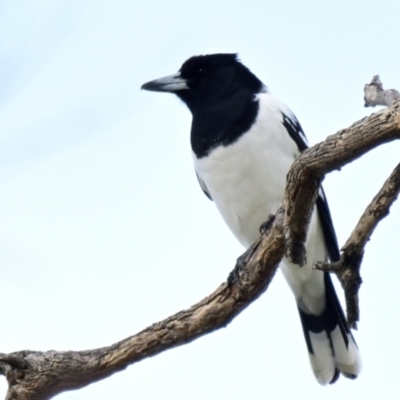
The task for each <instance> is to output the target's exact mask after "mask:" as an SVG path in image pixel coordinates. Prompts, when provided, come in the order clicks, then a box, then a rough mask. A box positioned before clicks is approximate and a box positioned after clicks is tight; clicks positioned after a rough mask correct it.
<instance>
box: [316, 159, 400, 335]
mask: <svg viewBox="0 0 400 400" xmlns="http://www.w3.org/2000/svg"><path fill="white" fill-rule="evenodd" d="M399 193H400V164H399V165H397V167H396V168H395V169H394V171H393V172H392V173H391V175H390V177H389V178H388V179H387V180H386V182H385V183H384V185H383V186H382V188H381V190H380V191H379V192H378V194H377V195H376V196H375V197H374V199H373V200H372V201H371V203H370V204H369V206H368V207H367V208H366V210H365V211H364V213H363V215H362V216H361V218H360V220H359V221H358V224H357V226H356V227H355V228H354V230H353V232H352V233H351V235H350V237H349V238H348V239H347V242H346V244H345V245H344V246H343V247H342V254H341V257H340V261H338V262H334V263H324V262H320V263H318V264H317V265H316V266H315V267H316V269H319V270H322V271H328V272H334V273H335V274H336V276H337V277H338V279H339V281H340V283H341V284H342V287H343V289H344V293H345V297H346V311H347V320H348V323H349V325H350V327H352V328H356V327H357V321H359V315H360V309H359V304H358V290H359V288H360V285H361V283H362V279H361V276H360V267H361V261H362V259H363V256H364V248H365V245H366V244H367V242H368V240H369V239H370V237H371V235H372V233H373V231H374V230H375V228H376V227H377V225H378V223H379V222H380V221H381V220H382V219H383V218H385V217H386V216H387V215H388V214H389V209H390V207H391V205H392V204H393V203H394V202H395V201H396V199H397V197H398V195H399Z"/></svg>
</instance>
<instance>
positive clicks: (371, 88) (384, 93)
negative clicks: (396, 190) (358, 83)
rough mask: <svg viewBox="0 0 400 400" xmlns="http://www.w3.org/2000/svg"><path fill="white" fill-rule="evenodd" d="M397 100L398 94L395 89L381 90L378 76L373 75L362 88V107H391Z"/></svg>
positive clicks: (381, 86) (399, 97)
mask: <svg viewBox="0 0 400 400" xmlns="http://www.w3.org/2000/svg"><path fill="white" fill-rule="evenodd" d="M399 99H400V93H399V92H398V91H397V90H396V89H387V90H384V89H383V85H382V82H381V80H380V79H379V75H374V76H373V78H372V80H371V82H370V83H367V84H366V85H365V86H364V101H365V104H364V107H375V106H391V105H393V103H394V102H395V101H396V100H399Z"/></svg>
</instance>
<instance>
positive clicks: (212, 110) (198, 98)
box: [142, 54, 361, 385]
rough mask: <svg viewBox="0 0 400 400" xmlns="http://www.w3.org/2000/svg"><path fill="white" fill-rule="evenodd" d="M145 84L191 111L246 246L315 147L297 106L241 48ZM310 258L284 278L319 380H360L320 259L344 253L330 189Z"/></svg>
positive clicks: (214, 181)
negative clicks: (300, 159) (282, 97)
mask: <svg viewBox="0 0 400 400" xmlns="http://www.w3.org/2000/svg"><path fill="white" fill-rule="evenodd" d="M142 89H145V90H150V91H155V92H170V93H175V94H176V95H177V96H178V97H179V98H180V99H181V100H183V102H184V103H185V104H186V105H187V107H188V108H189V110H190V111H191V113H192V116H193V120H192V128H191V138H190V140H191V146H192V151H193V160H194V166H195V170H196V174H197V178H198V180H199V183H200V186H201V188H202V189H203V191H204V193H205V194H206V195H207V197H208V198H210V199H211V200H213V201H214V202H215V205H216V206H217V208H218V210H219V212H220V213H221V215H222V217H223V219H224V220H225V222H226V223H227V225H228V226H229V228H230V229H231V231H232V232H233V234H234V235H235V236H236V238H237V239H238V240H239V241H240V243H242V245H243V246H244V247H246V248H248V247H249V246H251V245H252V244H253V243H254V242H255V241H256V240H257V239H258V237H259V228H260V225H261V224H263V223H264V222H265V221H266V220H267V219H268V217H269V216H270V215H271V214H275V213H276V211H277V210H278V208H279V207H280V206H281V204H282V200H283V196H284V190H285V185H286V175H287V173H288V171H289V168H290V166H291V165H292V163H293V161H294V160H295V158H296V157H297V156H298V155H299V154H300V153H301V152H302V151H303V150H304V149H306V148H307V147H308V145H307V139H306V137H305V135H304V132H303V130H302V128H301V126H300V123H299V121H298V120H297V118H296V117H295V115H294V114H293V113H292V112H291V111H290V109H289V108H288V107H287V106H286V105H285V104H284V103H282V102H281V101H279V100H278V99H276V98H275V97H273V96H272V95H271V93H270V91H269V90H268V88H267V87H266V86H265V85H264V84H263V83H262V82H261V81H260V80H259V79H258V78H257V77H256V76H255V75H254V74H253V73H252V72H250V70H249V69H248V68H247V67H245V66H244V65H243V64H242V63H241V62H240V61H239V60H238V58H237V55H236V54H211V55H204V56H195V57H192V58H190V59H188V60H187V61H186V62H184V63H183V65H182V67H181V69H180V70H179V72H178V73H176V74H173V75H169V76H166V77H164V78H161V79H156V80H153V81H151V82H148V83H145V84H144V85H143V86H142ZM306 250H307V264H306V265H304V266H302V267H299V266H298V265H294V264H291V263H290V262H289V261H288V260H287V259H285V258H284V259H283V260H282V262H281V264H280V269H281V271H282V272H283V275H284V276H285V278H286V280H287V283H288V284H289V286H290V288H291V290H292V291H293V294H294V296H295V299H296V302H297V307H298V310H299V313H300V319H301V323H302V325H303V331H304V336H305V339H306V343H307V348H308V352H309V356H310V361H311V366H312V369H313V372H314V374H315V377H316V379H317V380H318V382H319V383H320V384H322V385H325V384H328V383H334V382H335V381H336V380H337V379H338V377H339V375H340V373H342V374H343V375H344V376H346V377H348V378H355V377H357V375H358V374H359V372H360V368H361V361H360V357H359V352H358V348H357V345H356V343H355V341H354V339H353V336H352V334H351V332H350V330H349V328H348V325H347V322H346V319H345V316H344V314H343V311H342V308H341V306H340V303H339V301H338V298H337V295H336V293H335V289H334V287H333V285H332V281H331V278H330V275H329V274H327V273H324V272H321V271H317V270H314V269H313V268H312V266H313V265H314V264H315V263H316V262H317V261H325V260H327V259H328V258H329V259H330V260H331V261H337V260H338V259H339V248H338V244H337V239H336V235H335V231H334V228H333V224H332V219H331V215H330V212H329V208H328V204H327V202H326V199H325V196H324V193H323V190H322V188H321V190H320V195H319V197H318V200H317V203H316V209H315V210H314V212H313V215H312V219H311V223H310V228H309V232H308V237H307V242H306Z"/></svg>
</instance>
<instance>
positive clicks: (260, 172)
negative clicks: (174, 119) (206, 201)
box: [194, 93, 299, 247]
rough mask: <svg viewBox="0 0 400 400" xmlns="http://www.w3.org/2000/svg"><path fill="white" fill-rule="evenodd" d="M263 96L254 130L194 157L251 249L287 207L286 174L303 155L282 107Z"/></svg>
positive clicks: (237, 233) (200, 173) (218, 203)
mask: <svg viewBox="0 0 400 400" xmlns="http://www.w3.org/2000/svg"><path fill="white" fill-rule="evenodd" d="M258 98H259V101H260V110H259V114H258V118H257V121H256V122H255V124H254V125H253V126H252V127H251V128H250V130H249V131H248V132H246V133H245V134H244V135H243V136H242V137H241V138H239V140H237V141H236V142H235V143H234V144H232V145H230V146H227V147H223V146H220V147H218V148H216V149H214V150H213V151H212V152H211V153H210V154H209V155H208V156H207V157H203V158H201V159H197V158H196V156H194V164H195V169H196V172H197V174H198V176H199V179H200V180H201V181H203V182H204V184H205V186H206V187H207V190H208V192H209V193H210V195H211V197H212V199H213V200H214V202H215V204H216V206H217V207H218V210H219V211H220V213H221V215H222V217H223V218H224V220H225V222H226V223H227V224H228V226H229V228H230V229H231V230H232V232H233V233H234V234H235V236H236V237H237V238H238V240H239V241H240V242H241V243H242V244H243V245H244V246H245V247H248V246H250V245H251V244H253V243H254V241H255V240H257V238H258V237H259V227H260V225H261V224H262V223H263V222H265V221H266V220H267V219H268V217H269V215H270V214H275V213H276V211H277V210H278V208H279V207H280V206H281V203H282V200H283V195H284V190H285V184H286V174H287V172H288V171H289V168H290V166H291V165H292V163H293V161H294V159H295V158H296V156H297V155H298V153H299V151H298V149H297V146H296V144H295V142H294V141H293V140H292V139H291V138H290V136H289V135H288V133H287V131H286V129H285V127H284V126H283V124H282V114H281V112H280V111H279V110H280V109H282V103H280V102H279V101H278V100H277V99H275V98H273V97H272V96H271V95H270V94H268V93H262V94H260V95H259V97H258ZM283 107H285V106H283ZM285 108H286V107H285ZM284 111H285V112H287V111H286V109H284ZM289 112H290V111H289Z"/></svg>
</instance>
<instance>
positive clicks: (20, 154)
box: [0, 0, 400, 400]
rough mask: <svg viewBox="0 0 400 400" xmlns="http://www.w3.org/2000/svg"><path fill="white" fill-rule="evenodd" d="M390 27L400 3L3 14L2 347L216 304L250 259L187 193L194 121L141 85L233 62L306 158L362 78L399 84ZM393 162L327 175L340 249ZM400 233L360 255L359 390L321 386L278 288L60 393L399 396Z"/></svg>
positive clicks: (56, 345)
mask: <svg viewBox="0 0 400 400" xmlns="http://www.w3.org/2000/svg"><path fill="white" fill-rule="evenodd" d="M399 15H400V2H398V1H396V0H392V1H382V0H381V1H369V2H366V1H361V0H360V1H337V0H335V1H324V2H321V1H294V0H293V1H279V2H278V1H267V0H263V1H250V0H247V1H243V2H239V1H237V2H233V1H222V0H213V1H211V0H203V1H201V2H200V1H192V2H190V1H183V0H179V1H168V2H165V1H164V2H163V1H159V0H158V1H141V0H136V1H128V0H121V1H103V0H97V1H89V0H79V1H76V0H68V1H67V0H64V1H58V0H29V1H27V0H25V1H22V0H13V1H12V2H9V1H4V0H0V73H1V79H0V154H1V156H0V251H1V257H0V278H1V279H0V304H1V315H2V320H3V329H1V333H0V335H1V336H0V337H1V340H0V352H3V353H6V352H11V351H17V350H24V349H30V350H51V349H54V350H86V349H89V348H96V347H100V346H106V345H110V344H112V343H114V342H116V341H118V340H121V339H123V338H125V337H127V336H130V335H133V334H135V333H136V332H138V331H139V330H141V329H143V328H145V327H146V326H148V325H149V324H151V323H153V322H157V321H158V320H160V319H163V318H165V317H167V316H169V315H170V314H172V313H174V312H177V311H179V310H181V309H184V308H187V307H189V306H191V305H192V304H194V303H195V302H197V301H199V300H200V299H202V298H203V297H205V296H206V295H208V294H209V293H210V292H211V291H212V290H214V289H215V288H216V287H217V286H218V285H219V284H220V283H221V282H222V281H223V280H224V279H225V278H226V277H227V275H228V274H229V272H230V270H231V269H232V268H233V265H234V262H235V260H236V258H237V257H238V256H239V255H240V254H241V253H242V252H243V249H242V248H241V246H240V245H239V244H238V243H237V242H236V240H235V238H234V237H233V236H232V234H231V233H230V232H229V230H228V228H227V227H225V225H224V223H223V221H222V219H221V217H220V216H219V215H218V212H217V210H216V209H215V207H214V205H213V203H212V202H210V201H209V200H208V199H207V198H206V197H205V196H204V195H203V193H202V191H201V189H200V188H199V186H198V183H197V180H196V176H195V173H194V170H193V165H192V159H191V152H190V144H189V130H190V118H191V117H190V113H189V111H188V110H187V109H186V107H185V106H184V104H183V103H181V102H180V101H179V100H178V99H177V98H175V97H174V96H172V95H167V94H158V93H149V92H142V91H140V86H141V84H142V83H144V82H147V81H149V80H151V79H155V78H158V77H161V76H164V75H168V74H172V73H174V72H176V71H177V70H178V69H179V68H180V66H181V64H182V63H183V62H184V61H185V60H186V59H187V58H189V57H190V56H192V55H196V54H206V53H214V52H237V53H239V56H240V58H241V60H242V61H243V63H244V64H245V65H246V66H248V67H249V68H250V69H251V70H252V71H253V72H254V73H255V74H256V75H257V76H258V77H259V78H260V79H261V80H262V81H263V82H264V83H265V84H266V85H267V86H268V87H269V88H270V90H271V91H272V93H273V94H275V95H276V96H277V97H279V98H280V99H281V100H283V101H284V102H285V103H287V104H288V105H289V107H291V109H292V110H293V111H294V112H295V113H296V115H297V117H298V119H299V120H300V122H301V123H302V125H303V128H304V130H305V132H306V135H307V136H308V139H309V142H310V143H311V144H314V143H316V142H318V141H321V140H323V139H324V138H325V137H326V136H328V135H330V134H333V133H336V132H337V131H338V130H339V129H342V128H346V127H348V126H349V125H350V124H352V123H353V122H355V121H357V120H359V119H361V118H363V117H365V116H367V115H369V114H370V113H371V109H366V108H364V107H363V87H364V84H365V83H368V82H369V81H370V80H371V78H372V76H373V75H375V74H379V75H380V76H381V80H382V82H383V84H384V86H385V87H386V88H392V87H393V88H397V89H398V90H400V72H399V71H400V70H399V65H400V53H399V51H398V48H399V38H400V24H399V22H398V21H399V20H398V18H399ZM377 110H378V109H375V110H372V111H377ZM399 154H400V144H399V143H392V144H388V145H385V146H383V147H382V148H380V149H377V150H375V151H374V152H372V153H371V154H369V155H368V156H366V157H364V158H363V159H362V160H358V161H356V162H354V163H353V164H352V165H349V166H346V167H345V168H343V169H342V171H340V172H335V173H333V174H331V175H329V176H328V177H327V178H326V181H325V184H324V186H325V189H326V192H327V196H328V199H329V203H330V206H331V210H332V214H333V217H334V222H335V226H336V230H337V234H338V237H339V242H340V244H344V242H345V240H346V239H347V237H348V235H349V234H350V232H351V230H352V229H353V228H354V226H355V224H356V222H357V220H358V218H359V217H360V215H361V213H362V212H363V210H364V208H365V206H366V205H367V204H368V203H369V202H370V200H371V199H372V197H373V196H374V195H375V193H376V192H377V191H378V190H379V188H380V186H381V185H382V183H383V181H384V180H385V179H386V178H387V177H388V176H389V174H390V172H391V171H392V169H393V168H394V167H395V166H396V165H397V163H398V162H399ZM399 224H400V206H399V204H395V205H394V206H393V208H392V211H391V214H390V216H389V217H388V218H387V219H385V220H384V222H383V223H381V224H380V225H379V227H378V228H377V230H376V232H375V234H374V235H373V237H372V240H371V241H370V243H369V244H368V246H367V249H366V253H365V257H364V264H363V266H362V276H363V280H364V284H363V286H362V288H361V292H360V301H361V321H360V323H359V330H358V331H357V332H355V337H356V340H357V342H358V345H359V347H360V351H361V354H362V357H363V371H362V373H361V375H360V376H359V378H358V379H357V380H355V381H349V380H347V379H344V378H342V379H340V380H339V382H337V383H336V384H335V385H333V386H328V387H321V386H320V385H319V384H318V383H317V382H316V381H315V379H314V377H313V375H312V372H311V368H310V366H309V361H308V356H307V349H306V345H305V342H304V338H303V334H302V330H301V326H300V321H299V317H298V315H297V310H296V306H295V302H294V300H293V298H292V295H291V293H290V290H289V289H288V288H287V287H286V284H285V282H284V280H283V278H282V276H281V275H280V274H278V275H277V277H276V278H275V279H274V281H273V282H272V284H271V286H270V288H269V290H268V292H267V293H266V294H265V295H264V296H262V297H261V298H260V299H259V300H258V301H256V302H255V303H254V304H253V305H252V306H251V307H249V308H248V309H247V310H246V311H245V312H243V314H242V315H240V316H239V317H238V318H237V319H235V320H234V321H233V323H231V324H230V325H229V326H228V327H227V328H226V329H223V330H221V331H219V332H216V333H213V334H211V335H208V336H206V337H203V338H201V339H199V340H197V341H196V342H194V343H191V344H189V345H186V346H183V347H180V348H176V349H173V350H170V351H168V352H166V353H164V354H162V355H159V356H157V357H155V358H152V359H149V360H145V361H144V362H141V363H139V364H136V365H134V366H132V367H130V368H128V369H127V370H125V371H123V372H121V373H118V374H116V375H114V376H113V377H111V378H109V379H106V380H104V381H102V382H98V383H96V384H93V385H91V386H88V387H86V388H84V389H82V390H80V391H73V392H67V393H64V394H62V395H60V396H59V397H58V398H59V399H64V400H67V399H69V400H72V399H85V400H91V399H97V400H103V399H104V400H105V399H117V398H119V399H122V398H136V399H146V400H154V399H174V400H180V399H182V400H183V399H185V400H186V399H191V400H200V399H202V400H203V399H204V398H208V399H216V398H220V399H224V398H229V399H230V400H236V399H237V400H243V399H244V398H245V399H250V398H272V399H278V400H280V399H283V400H285V399H290V398H296V399H303V398H304V399H307V400H313V399H316V400H317V399H321V398H323V399H324V400H333V399H338V398H348V399H350V398H360V399H363V400H369V399H372V400H373V399H378V398H384V399H398V398H399V396H400V389H399V385H398V375H399V372H400V367H399V365H398V361H397V360H398V359H399V357H400V344H399V340H398V337H399V334H400V323H399V322H398V321H399V318H398V304H399V303H400V293H399V290H398V283H397V282H398V279H399V276H400V272H399V260H398V251H397V250H398V246H399V244H398V242H399V241H398V235H399V229H398V225H399ZM5 392H6V381H5V379H4V378H2V379H1V380H0V398H1V396H2V395H3V396H4V394H5Z"/></svg>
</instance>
